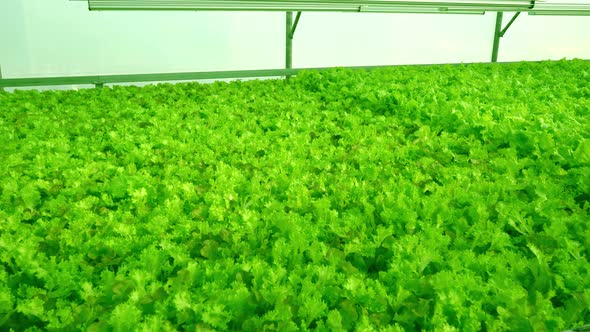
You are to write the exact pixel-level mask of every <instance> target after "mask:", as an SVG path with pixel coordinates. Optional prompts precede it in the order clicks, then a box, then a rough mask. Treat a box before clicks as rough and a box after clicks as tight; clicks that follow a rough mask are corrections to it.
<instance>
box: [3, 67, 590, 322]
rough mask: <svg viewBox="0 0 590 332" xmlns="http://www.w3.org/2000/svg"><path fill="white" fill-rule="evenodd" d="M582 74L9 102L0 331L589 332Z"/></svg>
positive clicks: (385, 79) (363, 81)
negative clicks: (570, 331) (572, 331)
mask: <svg viewBox="0 0 590 332" xmlns="http://www.w3.org/2000/svg"><path fill="white" fill-rule="evenodd" d="M589 71H590V65H589V64H588V62H585V61H578V60H574V61H557V62H541V63H514V64H477V65H459V66H416V67H396V68H390V69H380V70H373V71H370V72H367V71H353V70H345V69H334V70H328V71H322V72H305V73H302V74H300V75H299V76H298V77H295V78H293V79H291V80H289V81H281V80H268V81H248V82H233V83H214V84H205V85H202V84H194V83H191V84H176V85H169V84H163V85H158V86H147V87H143V88H137V87H114V88H106V89H95V90H81V91H48V92H42V93H40V92H35V91H16V92H14V93H12V94H9V93H2V92H0V160H2V162H0V329H1V330H11V329H12V330H15V331H17V330H19V331H20V330H23V329H28V330H30V331H36V330H88V331H130V330H162V331H174V330H198V331H225V330H240V331H241V330H244V331H275V330H276V331H300V330H319V331H346V330H360V331H373V330H374V331H404V330H427V331H480V330H484V331H505V330H513V331H558V330H564V329H566V328H571V327H574V326H578V325H583V324H587V323H590V309H588V308H590V278H588V275H590V264H589V261H588V260H589V257H590V224H589V221H590V95H589V90H588V82H589V81H588V72H589ZM556 78H559V79H558V80H557V79H556Z"/></svg>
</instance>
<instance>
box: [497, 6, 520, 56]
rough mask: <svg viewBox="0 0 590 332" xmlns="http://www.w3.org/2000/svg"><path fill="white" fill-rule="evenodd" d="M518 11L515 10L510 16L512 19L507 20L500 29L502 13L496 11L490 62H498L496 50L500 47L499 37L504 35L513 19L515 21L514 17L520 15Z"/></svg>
mask: <svg viewBox="0 0 590 332" xmlns="http://www.w3.org/2000/svg"><path fill="white" fill-rule="evenodd" d="M520 13H521V12H517V13H516V14H514V16H512V19H510V22H508V24H506V27H505V28H504V29H502V19H503V16H504V13H503V12H498V13H496V28H495V30H494V43H493V45H492V62H498V51H499V49H500V38H502V37H504V35H505V34H506V32H507V31H508V29H509V28H510V26H511V25H512V23H514V21H516V19H517V18H518V16H519V15H520Z"/></svg>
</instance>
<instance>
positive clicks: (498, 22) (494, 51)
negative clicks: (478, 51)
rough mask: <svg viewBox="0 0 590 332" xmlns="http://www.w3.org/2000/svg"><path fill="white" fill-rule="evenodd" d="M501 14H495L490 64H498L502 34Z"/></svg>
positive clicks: (502, 14)
mask: <svg viewBox="0 0 590 332" xmlns="http://www.w3.org/2000/svg"><path fill="white" fill-rule="evenodd" d="M503 16H504V13H503V12H498V13H497V14H496V28H495V30H494V46H493V48H492V62H498V50H499V49H500V37H502V36H501V32H502V17H503Z"/></svg>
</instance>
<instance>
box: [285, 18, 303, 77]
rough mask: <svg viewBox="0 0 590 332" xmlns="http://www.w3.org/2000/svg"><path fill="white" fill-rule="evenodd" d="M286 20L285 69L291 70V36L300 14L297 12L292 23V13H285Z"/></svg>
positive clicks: (293, 33)
mask: <svg viewBox="0 0 590 332" xmlns="http://www.w3.org/2000/svg"><path fill="white" fill-rule="evenodd" d="M286 18H287V19H286V27H285V69H291V68H293V36H294V35H295V30H296V29H297V24H299V19H300V18H301V12H297V17H296V18H295V23H293V12H287V17H286ZM286 77H287V79H288V78H289V77H291V76H290V75H287V76H286Z"/></svg>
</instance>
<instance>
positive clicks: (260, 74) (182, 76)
mask: <svg viewBox="0 0 590 332" xmlns="http://www.w3.org/2000/svg"><path fill="white" fill-rule="evenodd" d="M547 61H559V60H543V61H510V62H498V63H497V64H499V65H501V64H511V63H540V62H547ZM583 61H590V60H588V59H583ZM474 64H490V65H493V64H491V63H489V62H466V63H442V64H403V65H381V66H342V67H319V68H318V67H316V68H291V69H255V70H226V71H205V72H185V73H154V74H120V75H89V76H56V77H31V78H2V77H1V76H0V88H16V87H33V86H53V85H95V86H96V87H103V86H104V85H105V84H116V83H146V82H168V81H199V80H211V79H213V80H215V79H240V78H264V77H290V76H295V75H297V74H298V73H300V72H302V71H324V70H330V69H335V68H342V69H353V70H375V69H384V68H397V67H425V66H433V67H436V66H459V65H474Z"/></svg>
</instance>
